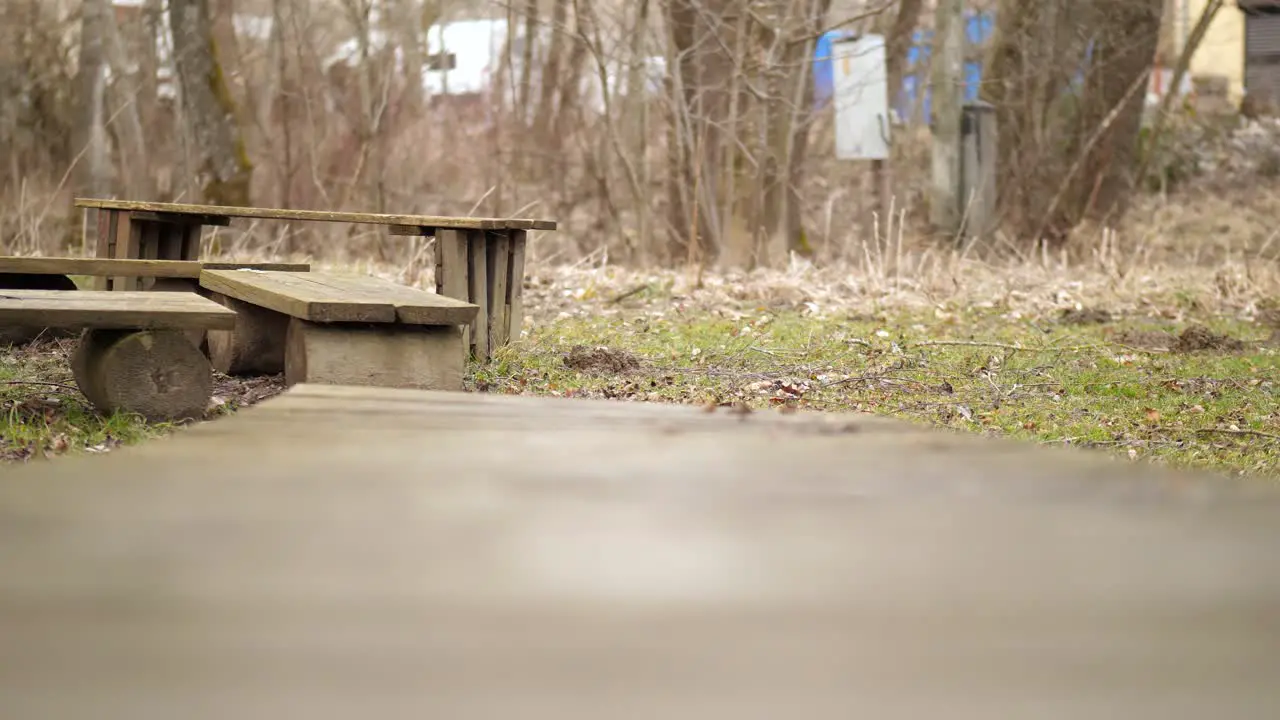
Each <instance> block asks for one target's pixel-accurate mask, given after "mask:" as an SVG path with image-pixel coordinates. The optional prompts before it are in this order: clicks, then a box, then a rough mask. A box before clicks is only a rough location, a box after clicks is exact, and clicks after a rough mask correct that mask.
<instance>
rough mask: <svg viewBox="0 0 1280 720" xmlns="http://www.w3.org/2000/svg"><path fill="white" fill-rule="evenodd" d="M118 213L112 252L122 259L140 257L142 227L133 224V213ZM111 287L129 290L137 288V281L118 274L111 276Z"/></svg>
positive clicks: (121, 290)
mask: <svg viewBox="0 0 1280 720" xmlns="http://www.w3.org/2000/svg"><path fill="white" fill-rule="evenodd" d="M115 215H116V232H115V235H114V236H113V239H114V243H113V245H112V248H111V252H112V253H113V255H114V257H116V258H117V259H122V260H136V259H138V232H139V230H140V228H138V227H136V226H135V225H134V224H133V219H132V213H130V212H128V211H122V212H118V213H116V214H115ZM111 289H112V290H116V291H119V292H129V291H134V290H136V289H137V283H136V282H135V280H134V278H132V277H127V276H122V275H117V276H115V277H112V278H111Z"/></svg>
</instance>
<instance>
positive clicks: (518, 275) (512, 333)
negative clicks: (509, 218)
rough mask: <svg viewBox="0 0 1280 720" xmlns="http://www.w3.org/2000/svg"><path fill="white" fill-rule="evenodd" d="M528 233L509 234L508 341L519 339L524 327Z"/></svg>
mask: <svg viewBox="0 0 1280 720" xmlns="http://www.w3.org/2000/svg"><path fill="white" fill-rule="evenodd" d="M527 236H528V233H526V232H525V231H523V230H513V231H512V232H511V256H510V260H509V262H510V264H511V269H510V270H508V271H507V276H508V277H510V278H511V281H510V283H508V285H507V337H508V340H509V341H516V340H519V339H520V332H521V329H522V328H523V326H524V255H525V244H526V241H527V239H528V238H527Z"/></svg>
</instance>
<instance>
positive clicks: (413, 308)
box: [200, 270, 478, 325]
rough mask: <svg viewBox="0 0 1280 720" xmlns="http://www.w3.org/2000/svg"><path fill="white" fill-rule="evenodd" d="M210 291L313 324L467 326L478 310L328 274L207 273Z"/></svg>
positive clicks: (382, 282)
mask: <svg viewBox="0 0 1280 720" xmlns="http://www.w3.org/2000/svg"><path fill="white" fill-rule="evenodd" d="M200 284H201V285H202V286H203V287H205V288H206V289H208V290H211V291H214V292H218V293H221V294H223V295H227V296H228V297H233V298H236V299H237V300H242V301H244V302H249V303H253V304H255V305H260V306H262V307H265V308H269V309H271V310H275V311H276V312H281V313H284V314H286V315H289V316H291V317H296V318H298V319H300V320H308V321H311V322H400V323H408V324H415V325H466V324H468V323H470V322H471V321H472V319H473V318H474V317H475V315H476V313H477V311H478V308H477V307H476V306H475V305H472V304H470V303H465V302H462V301H459V300H455V299H453V298H450V297H446V296H443V295H437V294H435V293H429V292H426V291H424V290H419V289H417V288H411V287H406V286H403V285H397V284H396V283H393V282H390V281H387V280H382V279H380V278H374V277H364V276H358V275H336V274H331V273H279V272H253V271H244V270H214V271H206V272H205V273H203V274H201V276H200Z"/></svg>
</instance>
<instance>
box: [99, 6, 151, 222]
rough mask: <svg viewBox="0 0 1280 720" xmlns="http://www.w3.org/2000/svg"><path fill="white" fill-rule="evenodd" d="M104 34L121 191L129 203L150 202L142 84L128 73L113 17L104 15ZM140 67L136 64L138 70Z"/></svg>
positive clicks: (126, 61) (148, 157)
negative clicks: (106, 35)
mask: <svg viewBox="0 0 1280 720" xmlns="http://www.w3.org/2000/svg"><path fill="white" fill-rule="evenodd" d="M107 18H108V22H107V31H108V33H109V34H110V38H109V40H108V42H107V48H108V53H107V54H108V56H109V57H110V66H111V69H112V72H113V74H114V75H115V76H116V81H115V83H114V84H113V85H114V87H113V88H112V90H113V91H114V92H113V93H112V95H113V96H114V99H115V102H113V103H112V104H113V105H114V106H116V107H117V108H118V110H116V111H115V112H113V113H112V114H113V115H114V116H116V125H117V127H118V130H117V133H116V134H117V137H118V138H119V141H118V142H119V146H120V170H121V173H122V174H123V175H124V182H123V186H124V190H125V192H126V193H127V194H128V196H129V199H130V200H154V199H155V197H154V196H155V182H154V176H153V175H152V167H151V162H150V159H151V152H150V151H149V150H148V148H147V140H146V131H145V130H144V129H143V126H142V114H141V112H140V111H139V109H138V102H139V99H140V97H141V95H142V84H141V83H140V82H139V80H138V75H137V73H136V72H129V69H128V65H129V63H128V57H127V56H126V54H125V48H124V42H123V40H122V39H121V37H120V29H119V28H118V27H116V22H115V17H114V16H113V15H112V14H111V13H108V14H107ZM142 66H143V64H142V63H139V67H142Z"/></svg>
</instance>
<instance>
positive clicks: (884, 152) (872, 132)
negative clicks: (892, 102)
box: [831, 35, 890, 160]
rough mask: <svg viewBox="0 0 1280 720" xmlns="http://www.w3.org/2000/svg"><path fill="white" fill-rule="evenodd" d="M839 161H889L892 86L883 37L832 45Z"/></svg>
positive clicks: (840, 42)
mask: <svg viewBox="0 0 1280 720" xmlns="http://www.w3.org/2000/svg"><path fill="white" fill-rule="evenodd" d="M831 59H832V61H833V65H834V68H833V70H834V76H835V92H834V96H833V98H832V100H833V103H834V105H835V113H836V157H837V158H839V159H841V160H887V159H888V158H889V136H890V128H889V82H888V73H887V71H886V68H885V51H884V36H882V35H862V36H859V37H852V38H848V39H844V40H839V41H837V42H834V43H832V44H831Z"/></svg>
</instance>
